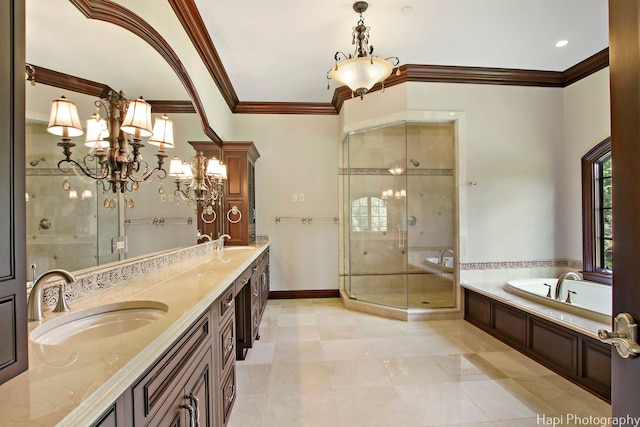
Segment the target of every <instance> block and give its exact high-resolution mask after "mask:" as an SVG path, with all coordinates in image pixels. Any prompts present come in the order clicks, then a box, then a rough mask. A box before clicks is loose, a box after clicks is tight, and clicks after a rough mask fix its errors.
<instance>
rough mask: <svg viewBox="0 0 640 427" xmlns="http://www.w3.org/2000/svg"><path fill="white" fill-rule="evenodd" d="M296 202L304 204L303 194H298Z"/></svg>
mask: <svg viewBox="0 0 640 427" xmlns="http://www.w3.org/2000/svg"><path fill="white" fill-rule="evenodd" d="M298 200H300V201H301V202H304V193H300V194H299V195H298Z"/></svg>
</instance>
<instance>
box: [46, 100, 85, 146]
mask: <svg viewBox="0 0 640 427" xmlns="http://www.w3.org/2000/svg"><path fill="white" fill-rule="evenodd" d="M47 131H48V132H49V133H52V134H54V135H58V136H61V137H63V138H72V137H75V136H80V135H82V133H83V130H82V125H81V124H80V119H79V118H78V109H77V108H76V104H74V103H73V102H71V101H69V100H68V99H67V98H65V97H64V96H62V97H60V98H59V99H56V100H54V101H53V102H52V103H51V117H50V118H49V126H48V127H47Z"/></svg>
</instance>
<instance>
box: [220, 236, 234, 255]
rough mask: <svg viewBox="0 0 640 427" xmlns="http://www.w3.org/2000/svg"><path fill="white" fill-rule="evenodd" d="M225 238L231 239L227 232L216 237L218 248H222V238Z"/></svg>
mask: <svg viewBox="0 0 640 427" xmlns="http://www.w3.org/2000/svg"><path fill="white" fill-rule="evenodd" d="M225 237H226V238H227V239H231V236H229V235H228V234H223V235H222V236H220V237H218V250H219V251H222V250H224V238H225Z"/></svg>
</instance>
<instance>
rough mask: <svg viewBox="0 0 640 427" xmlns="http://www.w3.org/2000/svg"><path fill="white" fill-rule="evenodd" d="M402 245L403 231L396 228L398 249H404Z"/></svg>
mask: <svg viewBox="0 0 640 427" xmlns="http://www.w3.org/2000/svg"><path fill="white" fill-rule="evenodd" d="M404 244H405V237H404V230H403V229H402V228H400V227H398V248H400V249H404Z"/></svg>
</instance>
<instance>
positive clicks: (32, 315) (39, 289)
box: [27, 269, 76, 322]
mask: <svg viewBox="0 0 640 427" xmlns="http://www.w3.org/2000/svg"><path fill="white" fill-rule="evenodd" d="M52 277H61V278H63V279H64V281H63V282H62V283H61V284H60V286H59V287H58V303H57V304H56V307H55V308H54V309H53V312H54V313H60V312H64V311H69V306H68V305H67V300H66V299H65V298H66V297H65V294H64V291H65V285H66V284H68V283H73V282H75V281H76V278H75V277H74V276H73V274H71V273H69V272H68V271H67V270H62V269H55V270H49V271H47V272H45V273H42V274H41V275H40V277H38V278H37V279H36V280H35V281H34V282H33V287H32V288H31V293H30V294H29V300H28V301H27V320H28V321H29V322H32V321H38V320H42V319H43V318H44V313H43V309H42V297H43V296H44V288H45V287H46V283H47V280H49V279H51V278H52Z"/></svg>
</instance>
